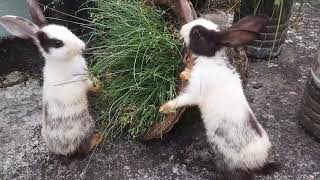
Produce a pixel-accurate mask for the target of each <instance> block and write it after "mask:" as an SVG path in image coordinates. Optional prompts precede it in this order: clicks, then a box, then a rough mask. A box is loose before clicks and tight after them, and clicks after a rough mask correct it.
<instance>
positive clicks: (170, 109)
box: [159, 101, 176, 114]
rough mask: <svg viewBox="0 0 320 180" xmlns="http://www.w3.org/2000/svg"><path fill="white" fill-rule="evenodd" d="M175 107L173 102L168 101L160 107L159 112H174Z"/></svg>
mask: <svg viewBox="0 0 320 180" xmlns="http://www.w3.org/2000/svg"><path fill="white" fill-rule="evenodd" d="M175 109H176V106H175V103H174V102H173V101H169V102H167V103H165V104H164V105H162V106H161V107H160V109H159V112H161V113H164V114H168V113H171V112H174V111H175Z"/></svg>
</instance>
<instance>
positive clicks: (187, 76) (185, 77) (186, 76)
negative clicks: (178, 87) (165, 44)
mask: <svg viewBox="0 0 320 180" xmlns="http://www.w3.org/2000/svg"><path fill="white" fill-rule="evenodd" d="M190 76H191V69H190V68H185V69H184V70H183V71H182V72H181V73H180V79H181V80H182V81H188V80H189V79H190Z"/></svg>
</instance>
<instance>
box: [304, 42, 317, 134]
mask: <svg viewBox="0 0 320 180" xmlns="http://www.w3.org/2000/svg"><path fill="white" fill-rule="evenodd" d="M300 122H301V124H302V125H303V126H304V127H305V129H306V131H308V132H309V133H310V134H311V135H313V136H314V137H315V138H316V139H318V140H320V43H319V46H318V53H317V59H315V61H314V63H313V65H312V68H311V72H310V74H309V76H308V81H307V83H306V88H305V91H304V99H303V103H302V118H301V119H300Z"/></svg>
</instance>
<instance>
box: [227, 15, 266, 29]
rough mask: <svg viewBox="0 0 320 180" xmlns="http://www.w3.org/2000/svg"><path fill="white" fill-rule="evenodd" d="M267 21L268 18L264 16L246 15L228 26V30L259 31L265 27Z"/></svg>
mask: <svg viewBox="0 0 320 180" xmlns="http://www.w3.org/2000/svg"><path fill="white" fill-rule="evenodd" d="M268 21H269V20H268V18H267V17H266V16H246V17H244V18H241V19H240V20H239V21H238V22H236V23H235V24H233V25H232V26H231V27H230V28H228V30H231V29H235V30H246V31H251V32H256V33H259V32H260V31H261V30H262V29H263V28H264V27H265V25H266V24H267V22H268Z"/></svg>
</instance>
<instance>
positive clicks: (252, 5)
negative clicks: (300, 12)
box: [234, 0, 293, 59]
mask: <svg viewBox="0 0 320 180" xmlns="http://www.w3.org/2000/svg"><path fill="white" fill-rule="evenodd" d="M258 2H261V3H260V4H259V5H256V3H258ZM292 4H293V0H283V6H282V8H281V6H279V7H278V6H275V5H274V1H273V0H261V1H259V0H242V1H241V5H240V11H238V12H235V16H234V21H235V22H236V21H238V20H239V19H240V18H242V17H244V16H247V15H253V14H256V15H265V16H268V17H269V18H270V21H269V23H268V24H267V26H266V28H265V29H264V30H263V31H262V32H261V33H260V37H259V39H257V40H255V41H253V42H252V43H250V44H249V45H247V46H245V49H246V52H247V55H248V56H249V57H252V58H259V59H268V58H269V57H276V56H278V55H279V54H280V52H281V49H282V47H283V43H284V41H285V38H286V35H287V31H288V27H289V23H290V16H291V9H292Z"/></svg>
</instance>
